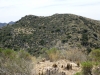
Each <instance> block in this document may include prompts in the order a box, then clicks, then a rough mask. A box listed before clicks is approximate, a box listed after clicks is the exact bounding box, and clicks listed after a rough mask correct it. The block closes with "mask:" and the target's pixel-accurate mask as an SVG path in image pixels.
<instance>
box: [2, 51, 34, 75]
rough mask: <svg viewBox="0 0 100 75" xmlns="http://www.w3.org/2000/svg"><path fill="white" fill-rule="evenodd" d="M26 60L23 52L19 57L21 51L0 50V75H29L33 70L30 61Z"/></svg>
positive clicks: (25, 53) (25, 54)
mask: <svg viewBox="0 0 100 75" xmlns="http://www.w3.org/2000/svg"><path fill="white" fill-rule="evenodd" d="M22 56H23V58H22ZM24 56H25V57H24ZM26 58H27V52H24V51H23V55H21V51H18V52H16V51H13V50H10V49H6V50H4V49H0V73H1V75H2V74H5V75H31V70H32V68H33V64H32V59H28V60H26Z"/></svg>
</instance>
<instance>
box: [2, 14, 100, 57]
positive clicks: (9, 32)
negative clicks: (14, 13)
mask: <svg viewBox="0 0 100 75" xmlns="http://www.w3.org/2000/svg"><path fill="white" fill-rule="evenodd" d="M0 47H2V48H11V49H14V50H19V49H24V50H28V51H29V52H30V53H32V54H33V55H36V54H40V53H41V49H43V48H51V47H55V48H58V49H59V50H72V49H78V50H87V51H88V52H89V51H90V50H91V49H92V48H93V49H94V48H100V21H96V20H92V19H88V18H85V17H82V16H77V15H73V14H54V15H52V16H48V17H43V16H34V15H27V16H25V17H22V18H21V19H20V20H19V21H17V22H16V23H15V24H13V25H8V26H6V27H3V28H1V29H0Z"/></svg>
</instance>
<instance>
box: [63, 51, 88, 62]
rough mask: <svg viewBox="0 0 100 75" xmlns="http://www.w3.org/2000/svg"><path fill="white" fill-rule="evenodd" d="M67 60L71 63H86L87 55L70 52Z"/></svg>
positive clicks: (67, 53)
mask: <svg viewBox="0 0 100 75" xmlns="http://www.w3.org/2000/svg"><path fill="white" fill-rule="evenodd" d="M65 57H66V59H68V60H71V61H79V62H82V61H86V60H87V55H86V54H85V53H83V52H81V51H79V50H68V51H66V55H65Z"/></svg>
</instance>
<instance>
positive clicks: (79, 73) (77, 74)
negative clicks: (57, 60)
mask: <svg viewBox="0 0 100 75" xmlns="http://www.w3.org/2000/svg"><path fill="white" fill-rule="evenodd" d="M74 75H82V73H81V72H77V73H76V74H74Z"/></svg>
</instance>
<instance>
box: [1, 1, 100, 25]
mask: <svg viewBox="0 0 100 75" xmlns="http://www.w3.org/2000/svg"><path fill="white" fill-rule="evenodd" d="M56 13H58V14H76V15H80V16H84V17H87V18H91V19H95V20H100V0H0V22H2V23H3V22H10V21H18V20H19V19H21V17H24V16H25V15H37V16H51V15H53V14H56Z"/></svg>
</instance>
